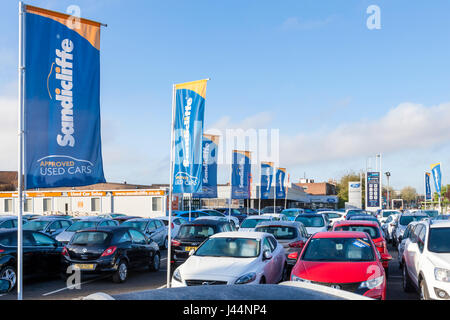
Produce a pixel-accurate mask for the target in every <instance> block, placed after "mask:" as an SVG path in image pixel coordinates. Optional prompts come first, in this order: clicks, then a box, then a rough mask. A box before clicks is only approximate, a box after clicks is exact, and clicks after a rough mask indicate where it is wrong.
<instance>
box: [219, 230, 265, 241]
mask: <svg viewBox="0 0 450 320" xmlns="http://www.w3.org/2000/svg"><path fill="white" fill-rule="evenodd" d="M268 235H270V234H269V233H266V232H255V231H247V232H245V231H244V232H242V231H231V232H220V233H216V234H214V235H212V236H211V237H210V238H250V239H263V238H264V237H267V236H268Z"/></svg>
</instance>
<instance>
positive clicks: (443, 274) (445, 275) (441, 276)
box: [434, 268, 450, 282]
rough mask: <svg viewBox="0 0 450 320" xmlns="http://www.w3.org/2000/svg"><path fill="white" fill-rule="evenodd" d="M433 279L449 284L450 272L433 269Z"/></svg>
mask: <svg viewBox="0 0 450 320" xmlns="http://www.w3.org/2000/svg"><path fill="white" fill-rule="evenodd" d="M434 277H435V278H436V280H437V281H443V282H450V270H447V269H441V268H434Z"/></svg>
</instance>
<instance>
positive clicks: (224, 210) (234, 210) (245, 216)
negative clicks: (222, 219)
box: [216, 208, 247, 224]
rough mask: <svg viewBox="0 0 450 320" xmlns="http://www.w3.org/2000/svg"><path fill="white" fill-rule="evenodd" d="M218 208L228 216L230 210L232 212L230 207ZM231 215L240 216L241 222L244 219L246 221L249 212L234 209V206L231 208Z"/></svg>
mask: <svg viewBox="0 0 450 320" xmlns="http://www.w3.org/2000/svg"><path fill="white" fill-rule="evenodd" d="M216 210H217V211H219V212H220V213H223V214H224V215H226V216H228V214H229V212H230V209H229V208H219V209H216ZM231 215H232V216H233V217H236V218H238V220H239V224H241V223H242V221H244V220H245V218H247V214H245V213H243V212H242V211H241V210H239V209H234V208H231Z"/></svg>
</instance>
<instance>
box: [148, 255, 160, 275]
mask: <svg viewBox="0 0 450 320" xmlns="http://www.w3.org/2000/svg"><path fill="white" fill-rule="evenodd" d="M160 266H161V257H160V256H159V253H155V255H154V256H153V258H152V259H151V261H150V265H149V269H150V271H153V272H156V271H158V270H159V267H160Z"/></svg>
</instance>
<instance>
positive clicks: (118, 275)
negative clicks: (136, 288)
mask: <svg viewBox="0 0 450 320" xmlns="http://www.w3.org/2000/svg"><path fill="white" fill-rule="evenodd" d="M127 277H128V265H127V262H126V261H125V260H120V262H119V266H118V267H117V271H116V272H115V273H114V274H113V277H112V279H113V282H115V283H123V282H125V281H126V280H127Z"/></svg>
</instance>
